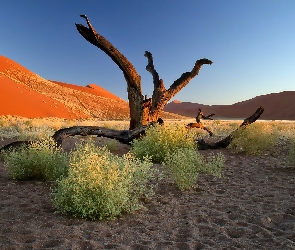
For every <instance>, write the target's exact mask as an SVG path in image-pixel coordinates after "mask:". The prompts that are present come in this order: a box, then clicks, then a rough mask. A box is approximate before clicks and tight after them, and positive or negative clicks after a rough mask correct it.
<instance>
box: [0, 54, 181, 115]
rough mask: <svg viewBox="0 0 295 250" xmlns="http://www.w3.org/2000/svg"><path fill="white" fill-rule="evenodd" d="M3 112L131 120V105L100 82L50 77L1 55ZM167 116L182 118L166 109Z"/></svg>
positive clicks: (1, 109)
mask: <svg viewBox="0 0 295 250" xmlns="http://www.w3.org/2000/svg"><path fill="white" fill-rule="evenodd" d="M0 115H13V116H21V117H27V118H36V117H58V118H66V119H76V118H99V119H101V120H114V119H116V120H119V119H120V120H125V119H127V120H128V119H129V105H128V102H127V101H125V100H123V99H121V98H120V97H118V96H116V95H114V94H112V93H111V92H109V91H107V90H105V89H104V88H102V87H100V86H98V85H96V84H93V83H92V84H88V85H87V86H85V87H83V86H78V85H74V84H69V83H63V82H59V81H55V80H52V81H50V80H46V79H44V78H42V77H41V76H39V75H37V74H35V73H33V72H31V71H30V70H28V69H26V68H25V67H23V66H22V65H20V64H18V63H17V62H15V61H13V60H11V59H9V58H7V57H4V56H1V55H0ZM163 117H169V118H181V116H180V115H176V114H169V113H166V112H165V114H164V115H163Z"/></svg>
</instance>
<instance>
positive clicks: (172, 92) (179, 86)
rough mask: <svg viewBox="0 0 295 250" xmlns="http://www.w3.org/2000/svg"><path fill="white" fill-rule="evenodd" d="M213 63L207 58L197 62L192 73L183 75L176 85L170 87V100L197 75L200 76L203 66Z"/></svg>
mask: <svg viewBox="0 0 295 250" xmlns="http://www.w3.org/2000/svg"><path fill="white" fill-rule="evenodd" d="M212 63H213V62H212V61H211V60H208V59H206V58H203V59H199V60H198V61H196V63H195V66H194V67H193V69H192V70H191V71H190V72H185V73H183V74H182V75H181V76H180V77H179V78H178V79H177V80H176V81H174V83H173V84H172V85H171V86H170V88H169V89H168V95H169V97H170V99H171V98H172V97H173V96H175V95H176V94H177V93H178V92H179V91H180V90H181V89H182V88H184V87H185V86H186V85H187V84H188V83H189V82H190V80H192V79H193V78H194V77H195V76H196V75H198V74H199V72H200V70H201V68H202V66H203V65H204V64H209V65H211V64H212Z"/></svg>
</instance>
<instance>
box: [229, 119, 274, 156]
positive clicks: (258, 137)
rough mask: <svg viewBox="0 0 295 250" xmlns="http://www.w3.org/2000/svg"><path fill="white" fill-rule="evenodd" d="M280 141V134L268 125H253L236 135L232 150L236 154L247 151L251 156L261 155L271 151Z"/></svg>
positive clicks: (231, 146) (238, 131)
mask: <svg viewBox="0 0 295 250" xmlns="http://www.w3.org/2000/svg"><path fill="white" fill-rule="evenodd" d="M278 139H279V136H278V134H276V133H275V131H274V130H273V129H272V128H271V127H270V126H269V125H268V124H265V123H253V124H250V125H249V126H247V128H245V129H238V130H237V131H236V132H235V133H234V139H233V141H232V142H231V144H230V148H231V149H233V150H234V151H236V152H242V151H245V152H246V153H247V154H250V155H260V154H262V153H263V152H265V151H266V150H268V149H271V147H273V146H274V145H275V144H276V143H277V142H278Z"/></svg>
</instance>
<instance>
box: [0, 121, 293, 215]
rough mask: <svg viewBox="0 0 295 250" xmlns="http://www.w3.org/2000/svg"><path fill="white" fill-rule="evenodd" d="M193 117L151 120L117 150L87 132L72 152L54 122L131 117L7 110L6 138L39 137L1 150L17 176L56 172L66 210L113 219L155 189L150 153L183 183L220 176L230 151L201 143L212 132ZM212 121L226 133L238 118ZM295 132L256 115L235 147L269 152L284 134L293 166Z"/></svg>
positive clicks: (0, 128) (57, 198)
mask: <svg viewBox="0 0 295 250" xmlns="http://www.w3.org/2000/svg"><path fill="white" fill-rule="evenodd" d="M187 122H188V121H173V122H170V123H169V122H165V125H164V126H158V125H156V126H151V127H150V128H149V129H148V130H147V131H146V136H144V137H141V138H140V139H137V140H135V141H134V142H133V143H132V146H131V152H130V153H128V154H126V155H124V156H123V157H118V156H115V155H113V154H111V153H110V150H111V151H114V150H116V149H117V148H118V145H119V143H118V142H117V141H116V140H112V139H107V140H105V141H104V147H102V148H99V147H96V146H94V142H91V140H90V139H89V140H85V141H82V142H81V143H80V144H79V145H78V146H77V149H76V150H75V151H72V152H71V153H70V154H66V153H64V152H63V151H62V150H61V149H60V148H56V146H55V144H54V142H53V141H52V139H44V138H45V137H46V136H47V137H48V136H49V135H52V134H53V133H54V131H55V130H56V129H59V128H64V127H68V126H74V125H81V124H83V125H96V126H97V125H98V126H102V127H103V126H111V127H113V128H117V129H126V128H127V127H128V122H120V121H116V122H105V121H97V120H95V119H92V120H89V121H88V120H73V121H71V124H67V122H66V120H64V119H26V118H23V119H20V118H17V117H4V118H3V117H2V119H0V136H1V137H2V138H13V137H15V138H21V139H27V138H29V139H39V141H36V142H34V143H32V144H31V145H29V146H28V147H22V148H20V149H17V150H12V151H6V152H4V154H3V156H2V157H3V158H4V161H5V166H6V168H7V169H8V171H9V173H10V175H11V176H12V178H14V179H16V180H31V179H36V180H57V184H56V188H55V189H54V190H53V196H52V197H53V202H54V204H55V205H56V206H57V207H58V208H59V209H60V210H61V211H62V212H63V213H70V214H73V215H75V216H79V217H82V218H87V219H92V220H94V219H112V218H115V217H118V216H120V215H122V214H123V213H129V212H133V211H135V210H137V209H140V208H141V204H140V202H139V198H141V197H144V196H150V195H152V194H153V189H152V188H153V185H150V182H149V181H151V180H153V179H154V178H155V177H156V176H158V175H159V173H158V172H157V170H156V168H153V167H152V165H153V164H152V162H151V160H152V161H153V162H157V163H163V165H164V166H166V168H167V170H168V172H169V173H170V174H169V175H170V176H171V177H172V178H173V179H174V181H175V184H176V185H177V186H178V187H179V189H180V190H186V189H190V188H191V187H192V186H194V184H195V183H196V179H197V177H198V175H199V174H201V173H202V174H212V175H213V176H215V177H220V176H221V175H222V172H223V167H224V162H225V158H224V156H223V155H222V154H211V155H210V156H209V157H207V158H205V157H204V156H202V155H201V154H200V152H198V151H197V149H196V143H195V140H196V138H197V137H205V136H207V134H206V132H205V131H202V130H198V129H192V130H187V129H185V127H184V125H185V124H187ZM107 124H109V125H107ZM116 124H117V125H116ZM124 126H125V127H124ZM206 126H208V127H210V129H211V130H212V131H213V132H214V135H215V136H219V137H220V136H224V135H226V134H228V133H230V132H232V131H233V130H234V129H235V128H237V127H238V126H239V122H237V121H233V122H231V121H226V122H225V121H213V122H212V121H211V122H208V124H206ZM45 135H46V136H45ZM294 135H295V125H294V123H291V122H289V123H283V122H256V123H255V124H252V125H250V126H249V127H247V129H245V130H239V131H238V132H237V133H236V134H235V139H234V141H233V142H232V144H231V148H232V149H233V150H234V151H236V152H241V151H245V152H247V153H248V154H256V155H257V154H264V153H266V152H269V150H270V149H272V148H275V147H276V145H277V142H278V140H279V138H280V140H281V141H280V142H282V139H281V138H283V139H284V140H283V142H284V143H285V142H286V143H288V144H287V146H288V147H289V152H288V155H287V157H286V159H287V160H288V163H289V165H290V166H295V140H294ZM40 138H41V139H40ZM213 139H214V138H213ZM283 145H284V144H283ZM151 183H154V184H155V183H156V181H153V182H151Z"/></svg>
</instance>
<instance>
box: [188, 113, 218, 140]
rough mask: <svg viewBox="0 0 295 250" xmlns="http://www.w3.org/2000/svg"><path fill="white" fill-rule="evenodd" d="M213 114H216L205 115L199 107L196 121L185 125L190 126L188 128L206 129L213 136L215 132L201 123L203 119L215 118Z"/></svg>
mask: <svg viewBox="0 0 295 250" xmlns="http://www.w3.org/2000/svg"><path fill="white" fill-rule="evenodd" d="M213 115H215V114H210V115H207V116H204V113H203V112H202V110H201V109H200V108H199V112H198V115H197V117H196V122H192V123H189V124H187V125H186V126H185V127H186V128H188V129H191V128H200V129H204V130H205V131H207V132H208V133H209V135H210V136H212V135H213V133H212V132H211V131H210V130H209V129H208V128H206V127H205V126H204V125H203V124H202V123H201V119H207V120H213V119H212V118H211V117H212V116H213Z"/></svg>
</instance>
